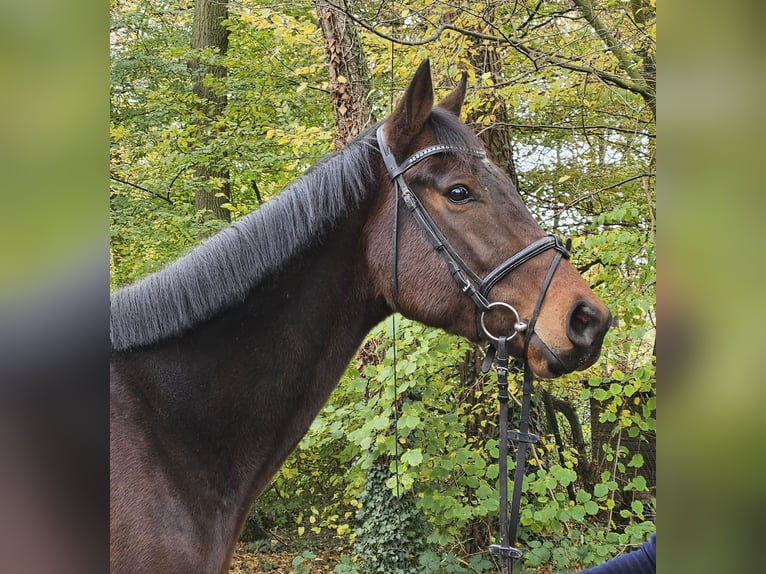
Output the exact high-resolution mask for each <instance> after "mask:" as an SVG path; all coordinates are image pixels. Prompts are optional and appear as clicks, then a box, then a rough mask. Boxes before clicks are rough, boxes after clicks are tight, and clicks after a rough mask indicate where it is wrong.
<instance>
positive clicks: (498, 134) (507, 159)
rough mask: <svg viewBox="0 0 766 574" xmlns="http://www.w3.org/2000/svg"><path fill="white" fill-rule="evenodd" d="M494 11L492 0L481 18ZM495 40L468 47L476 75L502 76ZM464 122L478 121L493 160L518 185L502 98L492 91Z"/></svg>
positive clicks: (488, 18)
mask: <svg viewBox="0 0 766 574" xmlns="http://www.w3.org/2000/svg"><path fill="white" fill-rule="evenodd" d="M494 13H495V5H494V2H492V1H490V2H486V3H485V4H484V13H483V18H482V19H483V21H484V22H493V21H494V19H495V18H494ZM497 48H498V47H497V45H496V44H491V43H484V42H482V43H480V44H479V43H476V44H474V47H473V48H472V49H470V50H469V51H468V54H469V58H470V60H471V64H473V67H474V68H475V69H476V72H477V75H482V74H485V73H487V72H489V73H490V74H492V76H491V77H492V79H493V80H495V81H498V79H499V78H501V77H502V57H501V56H500V55H499V54H498V50H497ZM467 120H468V123H477V124H479V125H480V127H479V129H477V131H479V137H480V138H481V140H482V142H483V143H484V147H486V148H487V151H488V152H489V154H490V155H491V156H492V157H493V158H494V160H495V162H497V164H498V165H499V166H500V167H501V168H503V169H504V170H505V172H506V173H507V174H508V175H509V176H510V178H511V181H512V182H513V185H515V186H516V188H517V189H518V187H519V177H518V173H517V172H516V163H515V162H514V161H513V147H512V145H511V134H510V132H509V130H508V127H507V126H508V125H509V124H510V119H509V113H508V107H507V106H506V104H505V101H504V100H503V99H502V98H500V97H498V96H497V94H496V93H495V92H494V91H493V93H492V95H491V96H489V97H488V98H486V100H485V101H484V102H483V104H482V106H481V108H478V109H476V110H475V111H474V112H473V113H471V114H470V115H469V116H468V118H467Z"/></svg>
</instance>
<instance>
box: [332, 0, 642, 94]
mask: <svg viewBox="0 0 766 574" xmlns="http://www.w3.org/2000/svg"><path fill="white" fill-rule="evenodd" d="M328 4H329V5H330V6H331V7H332V8H333V9H334V10H338V11H339V12H343V13H344V14H346V16H348V17H349V18H350V19H351V20H353V21H354V22H355V23H356V24H358V25H359V26H361V27H362V28H364V29H365V30H367V31H368V32H370V33H372V34H375V35H376V36H378V37H379V38H383V39H384V40H387V41H389V42H392V43H394V44H399V45H401V46H423V45H425V44H429V43H431V42H434V41H436V40H438V39H439V38H440V37H441V35H442V34H443V33H444V32H446V31H447V30H451V31H453V32H457V33H458V34H462V35H463V36H468V37H470V38H474V39H476V40H486V41H489V42H494V43H498V44H508V45H510V46H511V47H512V48H513V49H514V50H516V51H517V52H519V53H520V54H523V55H524V56H526V57H527V58H529V59H530V60H531V61H532V63H533V64H534V65H535V67H538V66H539V63H540V62H542V63H545V64H549V65H552V66H557V67H560V68H564V69H567V70H572V71H573V72H581V73H584V74H591V75H593V76H595V77H597V78H598V79H600V80H601V81H603V82H605V83H608V84H611V85H613V86H617V87H618V88H622V89H625V90H628V91H630V92H633V93H636V94H639V95H641V96H642V97H643V98H644V99H645V100H646V101H654V98H655V94H654V92H653V91H652V90H651V89H650V88H649V86H648V85H647V84H646V82H645V81H644V80H643V78H641V76H640V75H639V77H638V78H632V76H631V80H626V79H625V78H622V77H620V76H617V75H616V74H612V73H610V72H605V71H603V70H597V69H596V68H592V67H590V66H584V65H580V64H574V63H572V62H573V61H572V60H567V59H564V58H559V57H557V56H553V55H552V54H546V53H545V52H541V51H539V50H537V49H535V48H532V47H530V46H527V45H525V44H524V43H522V42H521V41H520V40H518V39H516V38H513V37H511V36H506V35H504V34H501V35H500V36H493V35H492V34H484V33H482V32H477V31H475V30H468V29H467V28H461V27H460V26H455V25H453V24H447V23H443V24H440V25H439V26H437V27H436V29H435V30H434V31H433V33H431V34H430V35H428V36H423V37H421V38H417V39H414V40H403V39H401V38H397V37H395V36H392V35H390V34H386V33H385V32H381V31H380V30H378V29H377V28H376V27H375V26H374V25H371V24H368V23H367V22H364V21H363V20H362V19H361V18H359V17H358V16H355V15H354V14H352V13H351V12H350V11H346V10H344V9H343V8H342V7H340V6H337V5H335V4H333V3H332V2H328ZM634 73H635V70H634ZM629 75H630V74H629Z"/></svg>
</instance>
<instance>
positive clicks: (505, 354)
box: [376, 124, 569, 574]
mask: <svg viewBox="0 0 766 574" xmlns="http://www.w3.org/2000/svg"><path fill="white" fill-rule="evenodd" d="M383 128H384V124H381V125H380V126H379V127H378V130H377V133H376V136H377V140H378V147H379V149H380V153H381V156H382V157H383V162H384V164H385V166H386V170H387V171H388V176H389V178H390V179H391V181H392V182H393V184H394V214H393V223H392V227H393V229H392V246H391V249H392V252H391V290H392V299H393V303H394V311H398V310H399V283H398V268H397V266H398V235H399V229H398V228H399V196H400V195H401V197H402V200H403V201H404V203H405V205H406V206H407V209H408V210H409V212H410V213H411V214H412V216H413V217H414V219H415V221H416V222H417V224H418V226H419V227H420V228H421V229H422V230H423V232H424V233H425V235H426V237H427V238H428V240H429V242H430V243H431V245H432V247H433V248H434V249H436V251H438V252H439V254H441V256H442V258H443V259H444V262H445V263H446V264H447V267H448V269H449V271H450V274H451V275H452V278H453V279H454V280H455V282H456V283H457V284H458V286H459V287H460V289H461V291H463V292H464V293H466V294H467V295H468V296H469V297H471V299H472V300H473V302H474V305H475V307H476V317H477V320H476V323H477V330H478V332H479V334H482V333H483V334H484V335H485V337H486V338H487V339H489V341H490V347H489V348H488V349H487V355H486V357H485V359H484V362H483V364H482V371H483V372H485V373H486V372H487V371H488V370H489V368H490V367H491V365H492V362H493V360H495V359H496V360H497V366H496V371H497V387H498V401H499V403H500V419H499V427H500V429H499V430H500V441H499V461H498V464H499V482H500V484H499V492H500V517H499V526H500V544H492V545H490V547H489V550H490V552H491V553H492V554H495V555H498V556H500V558H501V562H502V572H503V574H510V573H511V572H512V571H513V560H514V559H518V558H521V556H522V555H523V553H522V552H521V550H519V549H518V548H515V547H514V546H513V545H514V544H515V543H516V534H517V528H518V522H519V510H520V505H521V487H522V482H523V478H524V466H525V464H526V455H527V445H528V444H530V443H536V442H537V441H538V440H539V437H537V436H536V435H534V434H532V433H530V432H529V410H530V402H531V398H532V390H533V378H534V375H533V373H532V369H531V367H530V366H529V361H528V359H527V356H528V355H527V353H528V350H529V342H530V340H531V338H532V335H533V334H534V328H535V324H536V322H537V317H538V315H539V312H540V308H541V307H542V304H543V300H544V299H545V294H546V292H547V291H548V287H549V286H550V283H551V281H552V280H553V275H554V273H555V271H556V268H557V266H558V264H559V262H560V261H561V258H562V257H564V258H566V259H568V258H569V250H568V248H567V246H565V245H564V243H563V242H562V241H561V240H560V239H559V238H558V237H555V236H553V235H546V236H545V237H543V238H541V239H538V240H537V241H534V242H533V243H531V244H530V245H528V246H526V247H524V248H523V249H521V250H520V251H519V252H517V253H516V254H514V255H512V256H511V257H509V258H508V259H506V260H505V261H503V262H502V263H500V264H499V265H498V266H497V267H495V268H494V269H493V270H492V271H490V272H489V273H488V274H487V275H486V277H484V278H483V279H482V278H481V277H479V275H477V274H476V273H474V272H473V271H472V270H471V269H470V268H469V267H468V265H467V264H466V263H465V261H463V259H462V258H461V257H460V255H459V254H458V253H457V252H456V251H455V249H454V248H453V247H452V245H450V243H449V241H448V240H447V238H446V237H445V236H444V234H443V233H442V232H441V230H440V229H439V227H438V226H437V225H436V223H435V222H434V220H433V219H432V218H431V216H430V214H429V213H428V211H427V210H426V208H425V206H424V205H423V203H422V202H421V201H420V199H419V198H418V197H417V196H416V195H415V193H414V192H413V191H412V189H411V188H410V187H409V185H408V184H407V182H406V181H405V180H404V177H403V175H404V174H405V173H406V172H407V170H409V169H410V168H412V167H413V166H415V165H417V164H418V163H420V162H421V161H423V160H424V159H426V158H429V157H431V156H433V155H436V154H442V153H450V152H451V153H463V154H471V155H473V156H475V157H477V158H481V159H484V158H486V153H485V152H484V150H483V149H478V148H465V147H457V146H449V145H444V144H437V145H433V146H430V147H427V148H424V149H422V150H420V151H418V152H415V153H414V154H413V155H411V156H410V157H408V158H407V159H406V160H404V161H403V162H402V163H401V164H398V163H397V162H396V158H395V157H394V155H393V153H392V152H391V149H390V148H389V147H388V145H387V144H386V141H385V135H384V133H383ZM548 249H554V250H555V251H556V253H555V254H554V257H553V260H552V261H551V264H550V267H549V268H548V273H547V274H546V276H545V279H544V280H543V283H542V285H541V287H540V293H539V294H538V297H537V302H536V303H535V307H534V309H533V311H532V315H531V317H530V319H529V322H525V321H523V320H522V319H521V318H520V317H519V313H518V311H516V309H515V308H514V307H513V306H512V305H510V304H508V303H505V302H503V301H493V302H490V301H489V291H490V290H491V289H492V287H493V286H494V285H495V284H496V283H497V282H498V281H500V280H501V279H502V278H503V277H505V276H506V275H508V274H509V273H510V272H511V271H513V270H514V269H517V268H518V267H520V266H521V265H523V264H524V263H526V262H527V261H529V260H531V259H533V258H534V257H536V256H538V255H540V254H541V253H544V252H545V251H547V250H548ZM496 307H503V308H505V309H508V310H509V311H511V312H512V313H513V314H514V316H515V317H516V321H515V323H514V326H513V329H514V331H513V333H512V334H511V335H510V336H496V335H493V334H492V333H490V332H489V331H488V330H487V328H486V326H485V324H484V316H485V314H486V313H488V312H490V311H491V310H492V309H494V308H496ZM522 332H524V333H525V336H524V352H523V355H522V356H523V357H524V384H523V387H522V393H523V394H522V406H521V421H520V425H519V431H518V432H517V431H510V432H509V431H508V401H509V395H508V370H509V369H508V361H509V341H510V340H511V339H513V338H514V337H515V336H516V335H518V334H519V333H522ZM509 440H513V441H515V442H517V443H518V453H517V456H516V469H515V474H514V480H513V498H512V500H511V511H510V518H509V516H508V441H509Z"/></svg>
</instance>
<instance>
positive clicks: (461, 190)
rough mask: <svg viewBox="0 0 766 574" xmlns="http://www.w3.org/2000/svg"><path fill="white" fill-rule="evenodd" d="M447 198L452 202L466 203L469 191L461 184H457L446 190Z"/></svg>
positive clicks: (469, 196)
mask: <svg viewBox="0 0 766 574" xmlns="http://www.w3.org/2000/svg"><path fill="white" fill-rule="evenodd" d="M447 199H449V200H450V201H451V202H452V203H467V202H468V201H469V200H470V199H471V192H470V191H468V190H467V189H466V188H465V187H463V186H462V185H458V186H455V187H453V188H452V189H450V190H449V191H448V192H447Z"/></svg>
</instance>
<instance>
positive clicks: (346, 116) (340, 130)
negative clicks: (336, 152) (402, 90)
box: [314, 0, 372, 149]
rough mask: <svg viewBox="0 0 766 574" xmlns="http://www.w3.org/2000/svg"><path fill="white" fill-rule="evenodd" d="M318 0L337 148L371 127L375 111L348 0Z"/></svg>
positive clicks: (315, 2) (316, 0)
mask: <svg viewBox="0 0 766 574" xmlns="http://www.w3.org/2000/svg"><path fill="white" fill-rule="evenodd" d="M336 2H337V4H332V3H331V2H329V1H328V0H314V6H316V12H317V18H318V20H319V26H320V28H321V29H322V36H323V38H324V45H325V53H326V57H327V66H328V70H329V73H330V98H331V100H332V104H333V106H332V107H333V110H334V111H335V137H334V138H333V147H334V148H335V149H340V148H342V147H343V146H344V145H346V144H347V143H348V142H349V141H350V140H351V139H353V138H354V137H356V136H357V135H359V133H361V131H362V130H363V129H364V128H365V127H367V124H369V123H370V120H371V118H372V110H371V107H370V104H369V102H368V100H367V94H368V93H369V91H370V81H369V78H368V75H367V63H366V61H365V58H364V51H363V49H362V43H361V41H360V39H359V35H358V34H357V31H356V26H355V25H354V22H353V21H352V20H351V18H349V16H348V15H347V12H348V6H347V4H346V0H336Z"/></svg>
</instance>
